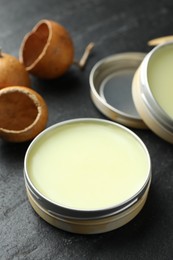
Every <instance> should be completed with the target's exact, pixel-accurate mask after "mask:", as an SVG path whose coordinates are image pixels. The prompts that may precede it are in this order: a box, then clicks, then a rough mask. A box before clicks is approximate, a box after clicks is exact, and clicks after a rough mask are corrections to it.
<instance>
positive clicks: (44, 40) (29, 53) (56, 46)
mask: <svg viewBox="0 0 173 260" xmlns="http://www.w3.org/2000/svg"><path fill="white" fill-rule="evenodd" d="M73 59H74V47H73V42H72V39H71V37H70V35H69V33H68V31H67V30H66V29H65V28H64V27H63V26H62V25H60V24H58V23H56V22H54V21H51V20H45V19H44V20H41V21H39V22H38V23H37V24H36V25H35V27H34V28H33V29H32V31H31V32H29V33H28V34H26V35H25V37H24V39H23V41H22V44H21V46H20V51H19V60H20V62H21V63H23V64H24V66H25V68H26V70H27V71H28V72H30V73H32V74H33V75H35V76H38V77H40V78H44V79H53V78H56V77H59V76H61V75H63V74H64V73H65V72H66V71H67V70H68V69H69V67H70V66H71V65H72V63H73Z"/></svg>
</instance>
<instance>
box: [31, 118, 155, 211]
mask: <svg viewBox="0 0 173 260" xmlns="http://www.w3.org/2000/svg"><path fill="white" fill-rule="evenodd" d="M26 167H27V172H28V175H29V178H30V181H31V182H32V184H33V185H34V187H35V188H36V189H37V190H38V191H39V192H40V193H41V194H42V195H43V196H45V197H46V198H48V199H49V200H51V201H52V202H54V203H56V204H58V205H61V206H64V207H67V208H73V209H77V210H97V209H103V208H104V209H105V208H108V207H112V206H116V205H117V204H120V203H123V202H125V201H126V200H128V199H130V198H131V197H133V196H134V195H136V193H138V192H139V191H140V190H141V188H142V187H143V186H144V184H145V183H146V181H147V179H148V176H149V171H150V163H149V157H148V153H147V152H146V149H145V147H144V146H143V145H142V143H141V142H140V141H139V140H138V138H136V136H134V135H132V133H131V132H130V131H127V130H126V129H125V128H123V127H120V126H118V125H116V124H108V123H105V122H104V121H98V122H97V121H96V122H95V121H89V122H88V121H86V122H73V123H70V124H64V125H61V126H58V127H55V128H53V129H52V130H51V131H48V132H47V133H46V134H45V135H42V136H41V138H39V139H38V140H37V142H35V144H34V145H33V146H32V149H30V152H29V154H28V159H27V165H26Z"/></svg>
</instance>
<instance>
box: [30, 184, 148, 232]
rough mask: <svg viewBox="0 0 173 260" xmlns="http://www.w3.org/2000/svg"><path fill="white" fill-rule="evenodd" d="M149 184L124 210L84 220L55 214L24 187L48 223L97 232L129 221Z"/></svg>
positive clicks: (32, 202)
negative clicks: (137, 198) (134, 201)
mask: <svg viewBox="0 0 173 260" xmlns="http://www.w3.org/2000/svg"><path fill="white" fill-rule="evenodd" d="M149 186H150V183H149V184H148V187H147V189H146V191H145V193H144V195H143V196H142V197H141V198H140V199H139V200H138V201H137V202H136V203H135V204H133V205H132V206H130V207H129V208H127V209H125V210H124V211H122V212H120V213H117V214H114V215H112V216H107V217H103V218H99V219H86V220H81V219H75V218H66V217H64V216H57V215H56V216H55V215H53V214H51V213H50V212H48V211H47V210H46V209H45V208H43V207H42V206H40V205H39V204H38V202H36V201H35V199H34V198H33V196H32V194H31V192H30V191H29V189H28V188H26V190H27V196H28V199H29V202H30V204H31V206H32V207H33V209H34V210H35V212H36V213H37V214H38V215H39V216H40V217H41V218H42V219H44V220H45V221H46V222H48V223H49V224H51V225H53V226H55V227H57V228H59V229H62V230H64V231H68V232H71V233H77V234H99V233H105V232H108V231H112V230H114V229H117V228H119V227H121V226H123V225H125V224H127V223H128V222H129V221H131V220H132V219H133V218H134V217H135V216H136V215H137V214H138V213H139V212H140V211H141V209H142V208H143V206H144V204H145V202H146V199H147V195H148V190H149Z"/></svg>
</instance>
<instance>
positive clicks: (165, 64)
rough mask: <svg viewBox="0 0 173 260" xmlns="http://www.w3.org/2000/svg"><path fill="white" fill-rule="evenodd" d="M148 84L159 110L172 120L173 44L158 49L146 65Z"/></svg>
mask: <svg viewBox="0 0 173 260" xmlns="http://www.w3.org/2000/svg"><path fill="white" fill-rule="evenodd" d="M147 72H148V83H149V87H150V89H151V92H152V94H153V96H154V98H155V99H156V101H157V102H158V104H159V105H160V106H161V108H162V109H163V110H164V111H165V112H166V113H167V114H168V115H169V116H170V117H171V118H173V44H170V45H165V46H163V47H161V48H159V49H158V50H157V51H155V52H154V54H153V55H152V56H151V57H150V60H149V63H148V70H147Z"/></svg>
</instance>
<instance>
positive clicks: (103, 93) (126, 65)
mask: <svg viewBox="0 0 173 260" xmlns="http://www.w3.org/2000/svg"><path fill="white" fill-rule="evenodd" d="M145 55H146V54H145V53H139V52H128V53H120V54H116V55H112V56H109V57H107V58H104V59H102V60H100V61H99V62H97V63H96V65H95V66H94V67H93V69H92V70H91V73H90V79H89V80H90V90H91V98H92V101H93V103H94V104H95V106H96V107H97V108H98V109H99V111H100V112H102V113H103V114H104V115H105V116H107V117H108V118H109V119H111V120H114V121H116V122H118V123H121V124H123V125H126V126H129V127H134V128H146V125H145V123H144V122H143V120H142V118H141V116H140V115H139V114H138V112H137V110H136V107H135V105H134V102H133V98H132V91H131V85H132V79H133V76H134V73H135V71H136V70H137V68H138V67H139V65H140V64H141V62H142V60H143V59H144V57H145Z"/></svg>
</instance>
